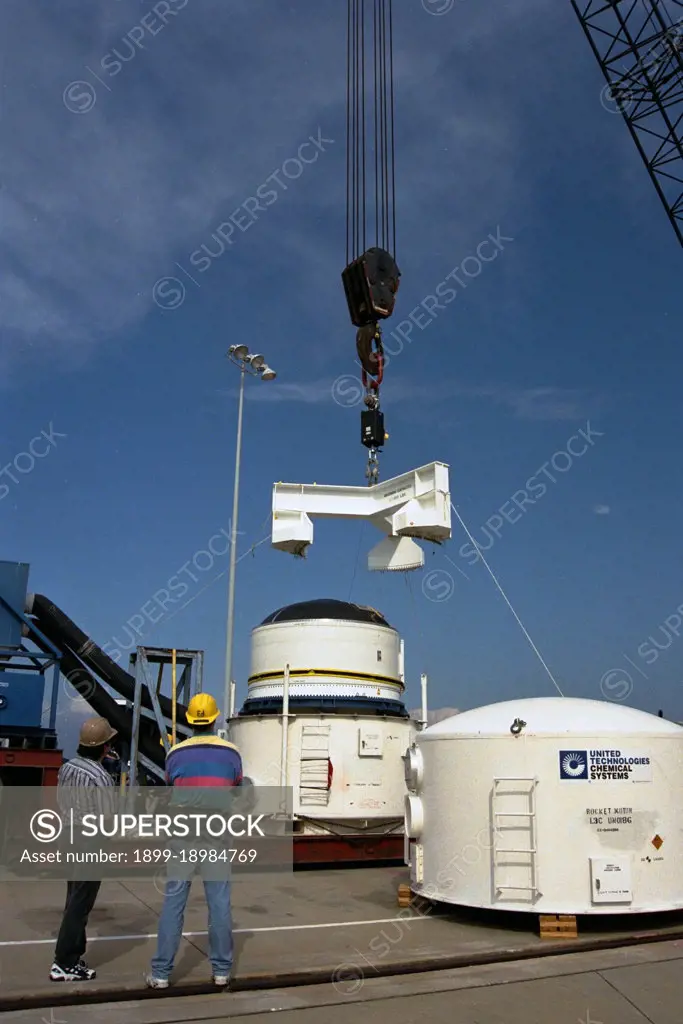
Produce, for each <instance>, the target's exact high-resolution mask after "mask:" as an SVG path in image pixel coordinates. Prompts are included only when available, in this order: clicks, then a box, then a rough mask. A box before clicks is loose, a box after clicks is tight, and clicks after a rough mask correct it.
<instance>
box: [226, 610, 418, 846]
mask: <svg viewBox="0 0 683 1024" xmlns="http://www.w3.org/2000/svg"><path fill="white" fill-rule="evenodd" d="M286 665H289V690H288V716H287V722H286V724H285V725H284V726H283V717H282V710H283V691H284V675H285V666H286ZM403 675H404V671H403V643H402V641H401V638H400V636H399V634H398V632H397V631H396V630H395V629H394V628H393V627H391V626H390V625H389V623H388V622H387V621H386V619H385V618H384V617H383V615H381V613H380V612H378V611H377V610H376V609H373V608H367V607H365V606H359V605H355V604H351V603H349V602H346V601H337V600H333V599H327V598H324V599H317V600H313V601H304V602H300V603H298V604H293V605H288V606H286V607H284V608H279V609H278V610H277V611H276V612H273V614H272V615H269V616H268V617H267V618H266V619H265V620H264V621H263V622H262V623H261V624H260V625H259V626H257V627H256V628H255V629H254V630H253V631H252V646H251V672H250V675H249V680H248V693H247V698H246V700H245V703H244V706H243V708H242V710H241V712H240V714H239V715H238V716H236V717H233V718H231V719H230V723H229V730H230V739H231V740H232V741H233V742H234V743H235V744H236V745H237V747H238V748H239V750H240V753H241V755H242V760H243V763H244V770H245V773H246V774H247V775H248V776H249V777H250V778H251V779H252V780H253V781H254V783H256V784H257V785H260V786H275V787H277V786H279V785H280V784H281V780H282V778H283V775H282V761H283V740H284V763H285V766H286V786H287V787H288V788H289V787H291V789H292V799H293V813H294V817H295V820H296V821H297V831H298V832H304V833H308V834H316V835H318V834H319V835H329V834H331V833H333V834H334V833H336V834H342V833H348V832H353V833H355V832H359V831H362V832H380V833H384V832H387V833H394V832H395V833H398V834H400V831H401V828H402V824H403V809H404V797H405V782H404V776H403V763H402V757H403V754H404V752H405V750H406V747H407V746H408V745H409V744H410V743H411V742H412V740H413V738H414V736H415V732H416V726H415V723H414V722H413V721H411V719H410V717H409V715H408V712H407V711H406V709H405V707H404V705H403V693H404V689H405V684H404V679H403ZM283 730H284V732H285V735H284V736H283Z"/></svg>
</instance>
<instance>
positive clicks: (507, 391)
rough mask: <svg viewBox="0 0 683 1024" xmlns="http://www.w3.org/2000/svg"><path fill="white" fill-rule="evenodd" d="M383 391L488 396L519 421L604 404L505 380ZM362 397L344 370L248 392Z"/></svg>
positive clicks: (285, 397)
mask: <svg viewBox="0 0 683 1024" xmlns="http://www.w3.org/2000/svg"><path fill="white" fill-rule="evenodd" d="M382 393H383V395H385V396H386V398H387V400H390V401H391V402H392V403H396V402H412V401H423V400H429V401H430V402H432V403H433V402H445V401H449V400H450V399H453V398H469V399H472V400H477V399H482V400H485V401H489V402H491V403H493V404H495V405H498V406H503V407H505V408H507V409H508V410H510V411H511V412H512V414H513V416H514V418H515V419H522V420H544V421H550V420H572V421H573V420H585V419H587V418H589V417H590V416H591V415H593V416H594V415H595V414H596V412H597V411H598V409H599V407H600V406H601V405H602V404H603V403H602V402H601V400H600V399H599V398H598V397H593V396H590V395H588V394H586V393H583V392H579V391H574V390H566V389H563V388H557V387H536V388H515V387H511V386H509V385H505V384H482V385H479V384H464V383H462V382H460V381H441V382H439V383H434V384H416V383H414V382H412V381H409V380H405V379H404V380H401V379H394V380H390V381H387V382H385V384H384V385H383V391H382ZM217 394H219V395H225V396H230V397H236V395H237V390H236V389H235V388H229V389H224V390H223V389H221V390H218V391H217ZM362 396H363V392H362V386H361V381H360V377H357V376H356V375H355V374H344V375H342V376H341V377H338V378H336V379H335V380H330V378H329V377H318V378H316V379H315V380H310V381H299V382H298V383H293V382H292V383H290V382H285V381H282V382H280V381H278V380H275V381H273V382H272V383H268V384H263V385H260V386H258V387H255V388H250V389H249V390H248V392H247V398H248V400H249V401H252V402H266V403H268V402H271V403H273V402H292V403H300V404H302V405H322V404H324V403H326V402H335V403H336V404H337V405H340V406H342V407H345V408H350V407H353V406H359V405H360V404H361V402H362Z"/></svg>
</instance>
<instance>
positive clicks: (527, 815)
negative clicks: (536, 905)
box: [491, 777, 541, 902]
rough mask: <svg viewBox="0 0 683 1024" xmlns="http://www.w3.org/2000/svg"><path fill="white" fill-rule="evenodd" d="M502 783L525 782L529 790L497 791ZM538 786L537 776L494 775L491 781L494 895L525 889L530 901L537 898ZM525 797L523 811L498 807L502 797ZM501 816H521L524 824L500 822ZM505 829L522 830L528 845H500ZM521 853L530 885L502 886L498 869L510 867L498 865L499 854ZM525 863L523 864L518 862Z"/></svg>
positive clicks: (538, 893)
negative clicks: (502, 824) (525, 862)
mask: <svg viewBox="0 0 683 1024" xmlns="http://www.w3.org/2000/svg"><path fill="white" fill-rule="evenodd" d="M501 783H526V784H527V786H529V787H530V788H529V790H528V792H524V791H523V790H521V789H519V788H517V789H513V790H508V791H507V792H502V793H501V792H500V790H499V788H498V787H499V785H500V784H501ZM537 785H538V779H537V778H529V777H520V778H514V777H501V778H494V780H493V798H492V808H491V809H492V812H493V885H494V888H495V891H496V896H498V895H501V894H503V893H505V892H510V893H512V892H519V893H522V892H528V893H529V894H530V895H531V900H532V902H533V901H534V900H536V899H537V898H538V897H539V896H540V895H541V891H540V889H539V887H538V846H537V832H536V786H537ZM511 796H515V797H520V796H522V797H526V798H527V800H528V802H529V806H528V810H526V811H504V810H501V809H500V805H501V802H502V800H503V799H504V798H505V797H511ZM502 818H521V819H523V820H524V822H525V824H520V825H517V826H515V825H505V826H501V825H500V820H501V819H502ZM503 828H504V829H505V831H506V832H515V831H522V830H523V831H524V832H526V834H527V836H528V837H529V845H528V846H527V847H517V846H514V847H501V846H499V845H498V840H499V838H500V833H501V830H502V829H503ZM511 853H514V854H521V855H524V856H528V857H529V864H528V865H527V867H528V870H529V874H530V882H531V884H530V885H501V884H499V878H500V872H501V871H502V870H503V869H504V868H505V867H509V866H510V865H509V864H505V863H503V864H501V857H502V855H504V854H511ZM520 866H524V865H520Z"/></svg>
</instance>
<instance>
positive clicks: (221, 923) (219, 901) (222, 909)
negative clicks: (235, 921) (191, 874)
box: [152, 879, 232, 979]
mask: <svg viewBox="0 0 683 1024" xmlns="http://www.w3.org/2000/svg"><path fill="white" fill-rule="evenodd" d="M203 882H204V892H205V894H206V902H207V904H208V907H209V959H210V960H211V966H212V968H213V973H214V975H221V974H222V975H226V974H230V971H231V969H232V912H231V908H230V882H227V881H222V882H218V881H209V880H208V879H204V880H203ZM191 886H192V879H189V880H187V881H183V882H181V881H170V880H169V881H167V883H166V893H165V896H164V906H163V909H162V911H161V917H160V918H159V937H158V940H157V955H156V956H155V957H154V959H153V960H152V974H153V976H154V977H155V978H167V979H168V978H170V976H171V972H172V970H173V962H174V960H175V958H176V954H177V952H178V947H179V946H180V940H181V938H182V934H183V921H184V919H185V907H186V906H187V898H188V896H189V895H190V888H191Z"/></svg>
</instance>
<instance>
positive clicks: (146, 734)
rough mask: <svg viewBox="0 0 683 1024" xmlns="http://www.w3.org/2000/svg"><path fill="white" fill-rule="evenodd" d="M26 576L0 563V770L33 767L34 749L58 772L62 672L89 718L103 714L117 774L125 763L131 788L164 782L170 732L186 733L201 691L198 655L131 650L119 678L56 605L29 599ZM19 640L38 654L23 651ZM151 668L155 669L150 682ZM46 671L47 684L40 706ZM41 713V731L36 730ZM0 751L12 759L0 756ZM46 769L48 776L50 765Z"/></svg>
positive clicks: (25, 569) (117, 669)
mask: <svg viewBox="0 0 683 1024" xmlns="http://www.w3.org/2000/svg"><path fill="white" fill-rule="evenodd" d="M28 576H29V566H28V564H26V563H24V562H6V561H0V768H1V767H2V765H3V764H4V765H6V766H8V765H11V764H13V765H15V766H16V767H18V766H19V765H20V763H21V765H22V766H26V767H29V766H33V767H38V761H37V760H36V757H37V748H40V749H42V751H43V752H44V753H45V754H46V756H47V754H48V752H52V758H53V760H54V759H55V758H57V760H58V764H57V767H58V766H59V764H61V753H60V752H59V751H58V750H57V749H56V748H57V735H56V723H57V706H58V698H59V680H60V673H61V674H62V675H64V677H65V686H67V687H72V688H73V691H74V693H77V694H79V695H80V696H81V697H82V698H83V699H84V700H85V701H86V702H87V703H88V704H89V705H90V706H91V707H92V709H93V711H94V713H95V714H98V715H103V716H104V717H106V718H107V719H108V720H109V721H110V722H111V724H112V725H113V726H114V728H116V730H117V732H118V734H119V740H118V743H120V745H121V748H122V749H121V754H122V765H121V767H122V772H124V771H125V764H126V762H130V784H131V785H134V784H136V782H137V780H138V776H139V775H140V774H144V775H146V776H147V777H148V778H149V779H150V781H152V782H162V783H163V782H164V760H165V751H167V750H168V748H169V731H170V734H171V736H173V737H175V738H176V739H182V738H184V737H185V736H186V735H187V733H188V727H187V724H186V722H185V717H184V711H185V702H186V701H189V700H190V698H191V697H192V696H194V694H195V693H197V692H199V691H200V690H201V689H202V677H203V667H204V652H203V651H194V650H176V649H172V650H171V649H167V648H161V647H138V648H137V649H136V651H134V652H133V653H132V654H131V656H130V673H129V672H126V671H124V669H122V668H121V666H119V665H118V664H116V662H114V661H112V659H111V658H110V657H109V656H108V655H106V654H105V653H104V652H103V651H102V650H101V649H100V648H99V647H98V646H97V645H96V644H95V643H94V642H93V641H92V640H91V639H90V637H88V636H87V635H86V634H85V633H83V631H82V630H80V629H79V628H78V626H76V624H75V623H74V622H72V620H71V619H70V618H69V617H68V616H67V615H65V614H64V612H63V611H61V609H59V608H58V607H57V605H55V604H53V603H52V602H51V601H49V600H48V599H47V598H46V597H44V596H43V595H41V594H29V593H28ZM25 638H26V639H29V640H31V641H32V642H33V644H34V645H35V647H36V648H38V649H37V650H31V649H29V648H28V647H26V646H25V644H24V639H25ZM167 665H168V666H169V667H170V669H171V694H172V696H171V699H170V700H169V698H168V697H166V696H164V695H163V693H162V686H163V682H164V669H165V667H166V666H167ZM153 667H155V668H156V669H157V673H156V681H155V682H154V681H153V678H152V676H153V673H152V668H153ZM50 669H52V686H51V692H50V698H49V704H48V705H47V707H45V698H46V692H47V689H48V686H47V683H48V680H47V678H46V676H47V674H48V672H49V670H50ZM100 680H102V682H100ZM102 683H104V684H106V686H104V685H102ZM46 714H47V718H48V725H47V727H45V726H44V725H43V721H44V718H45V715H46ZM169 722H170V726H169ZM160 737H161V741H160ZM3 748H4V749H5V750H7V749H8V748H9V749H10V750H11V751H13V753H11V754H10V753H9V752H8V753H7V755H6V756H5V754H4V752H3ZM26 748H33V749H34V753H35V754H36V756H35V757H33V760H31V759H30V758H29V760H31V764H30V765H29V762H28V761H27V757H28V754H27V755H26V757H24V756H23V755H22V756H21V757H19V751H20V750H24V752H26ZM124 752H125V753H124ZM38 760H39V759H38ZM49 767H50V769H51V770H52V769H54V767H55V765H53V764H52V763H51V764H50V766H49ZM55 774H56V773H55ZM50 777H51V778H54V776H53V775H51V776H50ZM49 784H52V782H50V783H49Z"/></svg>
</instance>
